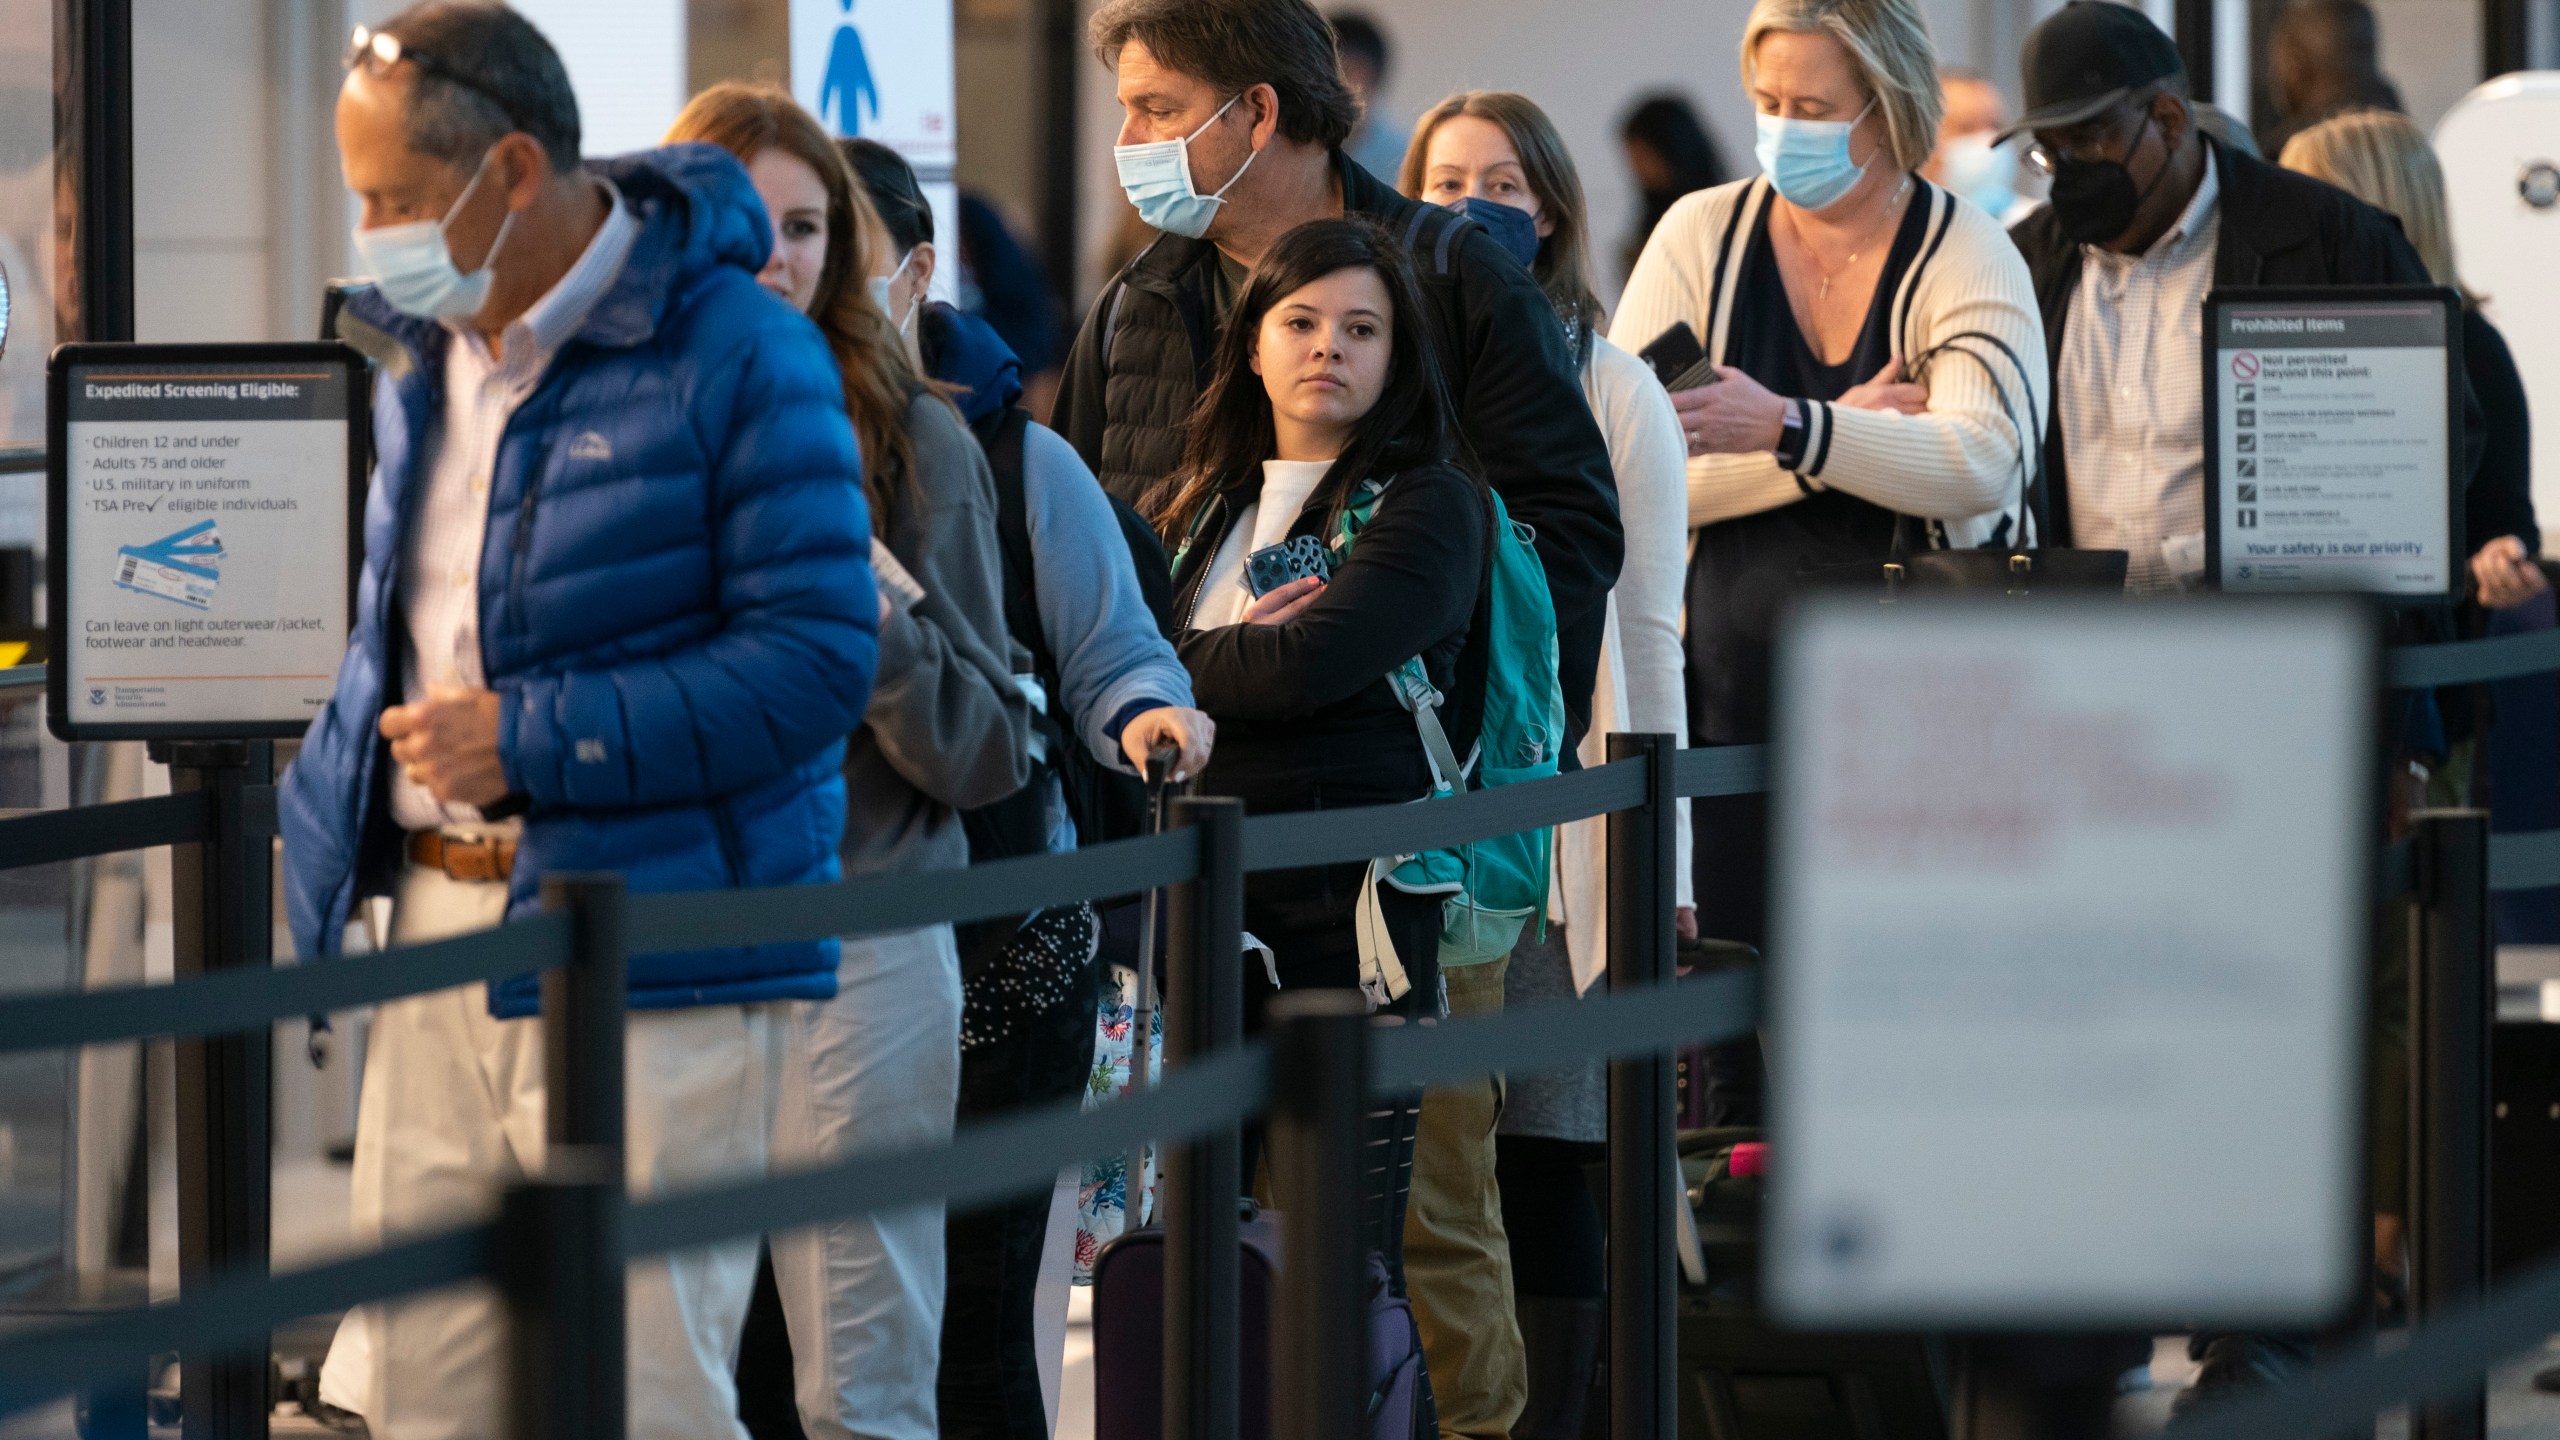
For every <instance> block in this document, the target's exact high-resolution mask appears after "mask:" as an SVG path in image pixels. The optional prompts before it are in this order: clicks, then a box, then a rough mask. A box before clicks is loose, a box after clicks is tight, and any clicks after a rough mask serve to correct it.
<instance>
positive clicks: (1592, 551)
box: [1051, 0, 1624, 1440]
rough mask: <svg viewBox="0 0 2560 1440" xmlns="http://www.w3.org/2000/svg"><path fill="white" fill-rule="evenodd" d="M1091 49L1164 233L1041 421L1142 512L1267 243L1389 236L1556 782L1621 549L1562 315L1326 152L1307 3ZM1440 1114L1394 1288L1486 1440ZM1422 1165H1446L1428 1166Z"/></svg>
mask: <svg viewBox="0 0 2560 1440" xmlns="http://www.w3.org/2000/svg"><path fill="white" fill-rule="evenodd" d="M1092 38H1093V43H1094V48H1095V50H1096V52H1097V53H1099V54H1100V55H1101V57H1102V58H1103V60H1104V61H1105V62H1106V63H1108V64H1110V65H1111V66H1112V67H1113V69H1114V71H1115V73H1116V78H1117V80H1118V87H1119V100H1120V105H1121V109H1122V111H1123V112H1124V113H1125V115H1126V119H1125V120H1124V121H1123V122H1122V124H1121V127H1120V137H1119V139H1120V143H1119V146H1118V147H1117V149H1116V152H1115V157H1114V158H1115V160H1116V162H1117V164H1118V166H1119V171H1120V179H1121V184H1122V187H1123V188H1124V189H1125V190H1126V191H1127V192H1128V195H1129V199H1130V202H1131V203H1132V204H1134V205H1135V206H1137V208H1138V213H1139V215H1140V217H1141V218H1143V219H1144V220H1146V222H1147V223H1148V224H1150V225H1153V226H1154V227H1156V228H1157V229H1158V230H1160V231H1163V232H1165V233H1164V234H1163V235H1162V236H1161V237H1160V238H1158V239H1157V241H1156V242H1155V244H1153V245H1151V246H1149V247H1148V248H1147V250H1146V251H1145V252H1144V253H1143V254H1141V255H1140V256H1139V257H1138V258H1137V259H1136V260H1134V261H1132V262H1130V264H1129V266H1128V268H1127V269H1126V270H1124V271H1122V272H1121V274H1120V275H1119V276H1118V277H1116V278H1115V279H1114V280H1113V281H1112V282H1111V284H1109V285H1107V286H1105V287H1104V289H1103V291H1102V294H1101V296H1100V297H1099V298H1098V299H1096V301H1095V302H1094V307H1093V310H1092V312H1091V313H1090V314H1089V315H1088V316H1087V317H1086V319H1085V324H1084V329H1083V331H1082V332H1081V333H1080V334H1078V335H1077V337H1076V342H1075V346H1074V348H1073V349H1072V350H1071V351H1070V352H1069V353H1068V356H1067V366H1066V374H1065V377H1064V380H1063V382H1062V385H1061V388H1060V391H1059V395H1058V404H1057V409H1056V411H1055V412H1054V413H1053V415H1052V417H1051V418H1052V423H1053V425H1054V426H1055V428H1056V429H1057V431H1058V433H1060V434H1061V435H1064V436H1065V437H1066V438H1067V440H1068V442H1069V443H1070V444H1072V445H1074V446H1075V447H1076V449H1077V450H1078V451H1079V452H1080V453H1082V454H1083V456H1084V458H1085V462H1086V463H1087V464H1089V465H1091V466H1092V467H1093V470H1094V473H1095V474H1096V475H1098V476H1100V477H1101V479H1102V483H1103V484H1104V485H1105V486H1106V487H1108V488H1109V489H1111V490H1112V491H1113V492H1114V493H1115V494H1118V495H1120V496H1122V497H1124V498H1127V499H1129V500H1132V501H1135V500H1136V499H1138V498H1139V496H1140V495H1142V494H1143V493H1144V492H1145V491H1146V490H1148V489H1149V488H1150V487H1152V486H1153V485H1154V484H1155V483H1156V482H1157V481H1158V480H1161V479H1163V478H1164V477H1165V476H1167V475H1169V474H1171V473H1172V472H1173V471H1174V470H1175V468H1176V467H1178V466H1179V465H1180V463H1181V460H1182V449H1183V423H1184V421H1185V419H1186V418H1187V417H1188V416H1189V414H1190V411H1191V407H1192V402H1193V401H1194V400H1195V399H1196V398H1197V397H1198V395H1199V393H1200V389H1201V387H1202V385H1203V384H1204V383H1206V381H1207V378H1208V375H1209V372H1210V361H1211V356H1212V354H1213V353H1214V351H1215V347H1216V344H1217V339H1218V335H1219V332H1220V331H1221V330H1222V329H1223V328H1224V326H1225V324H1226V320H1227V316H1228V314H1229V312H1230V311H1231V309H1232V308H1233V305H1234V302H1235V299H1236V297H1237V296H1238V295H1239V294H1240V293H1242V291H1243V289H1244V283H1245V279H1246V276H1247V274H1248V273H1249V271H1250V268H1251V267H1252V265H1253V264H1254V263H1255V262H1256V261H1258V260H1259V259H1261V257H1262V255H1263V253H1264V252H1265V251H1266V250H1267V249H1269V248H1270V246H1271V244H1272V242H1274V241H1276V240H1277V239H1279V238H1280V236H1282V235H1284V234H1286V233H1287V232H1288V231H1290V230H1292V229H1294V228H1296V227H1297V226H1299V225H1302V224H1305V223H1306V222H1308V221H1311V220H1323V219H1333V218H1338V217H1341V216H1344V215H1359V216H1365V217H1367V218H1369V219H1371V220H1374V221H1376V222H1377V223H1378V224H1380V225H1381V226H1383V227H1385V228H1386V229H1387V230H1388V232H1389V233H1391V234H1394V235H1396V236H1398V237H1401V238H1402V239H1403V240H1404V242H1405V243H1406V244H1407V245H1408V246H1409V247H1411V249H1412V252H1413V258H1414V262H1415V269H1416V270H1418V271H1419V272H1420V274H1421V277H1422V281H1423V291H1424V294H1425V296H1426V297H1427V300H1426V310H1427V312H1428V313H1427V314H1426V315H1425V316H1424V317H1421V318H1420V320H1419V323H1420V324H1421V325H1422V326H1423V327H1424V328H1425V329H1426V331H1427V333H1429V334H1430V335H1431V337H1432V343H1433V344H1434V345H1435V346H1436V347H1437V350H1438V354H1439V358H1440V362H1441V365H1442V367H1443V369H1444V370H1445V371H1446V373H1447V375H1448V379H1449V385H1450V391H1451V395H1452V398H1453V399H1454V400H1455V402H1456V405H1457V410H1458V424H1459V429H1460V433H1461V434H1462V435H1463V436H1464V437H1465V439H1466V441H1467V443H1468V445H1469V446H1470V447H1471V448H1472V450H1473V452H1474V454H1473V459H1474V460H1475V462H1476V464H1477V465H1478V466H1479V467H1480V468H1481V471H1482V473H1483V475H1484V477H1485V479H1486V480H1487V481H1489V482H1491V484H1492V485H1493V488H1494V489H1495V490H1496V491H1498V492H1500V494H1501V496H1502V499H1503V502H1504V504H1505V505H1506V506H1508V507H1509V509H1510V512H1511V515H1512V517H1513V518H1514V519H1515V520H1517V521H1519V522H1520V523H1521V524H1523V525H1525V526H1527V527H1529V529H1530V530H1531V531H1533V532H1534V533H1535V535H1536V537H1537V539H1536V543H1537V548H1538V555H1539V558H1540V559H1541V560H1542V561H1543V562H1544V563H1545V566H1546V572H1547V585H1548V589H1549V590H1550V592H1551V593H1552V594H1553V596H1554V598H1555V607H1556V625H1557V631H1558V636H1557V639H1558V659H1559V664H1560V669H1561V672H1562V673H1561V679H1562V681H1563V689H1564V703H1565V709H1566V714H1567V729H1568V733H1567V735H1566V736H1564V737H1562V750H1561V753H1562V755H1564V756H1565V757H1567V759H1566V763H1568V764H1570V763H1571V760H1570V758H1569V757H1570V756H1571V755H1572V753H1573V747H1574V745H1575V744H1576V743H1578V742H1579V740H1580V738H1581V735H1582V731H1583V730H1584V728H1585V727H1586V726H1587V725H1588V724H1589V720H1590V714H1591V692H1592V681H1593V678H1594V675H1595V674H1596V672H1597V670H1598V665H1599V655H1600V634H1601V626H1602V622H1603V620H1604V619H1605V617H1606V612H1607V601H1608V596H1609V589H1610V587H1611V586H1612V585H1614V584H1615V583H1616V582H1617V578H1618V566H1619V561H1620V559H1621V557H1622V555H1623V552H1624V537H1623V535H1622V533H1621V531H1620V530H1619V526H1618V503H1617V500H1618V497H1617V485H1616V482H1615V479H1614V477H1613V476H1612V475H1611V473H1610V468H1609V455H1608V450H1607V448H1606V446H1605V445H1604V443H1603V441H1602V440H1601V438H1600V431H1599V427H1598V426H1597V425H1596V424H1594V423H1593V421H1592V419H1591V411H1590V407H1589V405H1588V404H1587V403H1586V402H1585V401H1584V399H1583V396H1582V385H1581V377H1580V373H1579V371H1578V370H1577V368H1576V367H1575V365H1574V360H1573V356H1572V353H1571V351H1570V349H1569V348H1568V346H1567V344H1566V341H1565V335H1564V327H1563V326H1562V325H1561V324H1559V323H1558V322H1557V319H1556V314H1555V310H1554V307H1553V306H1552V305H1551V304H1550V303H1549V301H1548V300H1547V298H1546V296H1545V294H1544V293H1543V292H1542V291H1540V289H1539V288H1538V285H1537V282H1536V281H1534V280H1532V279H1530V278H1529V274H1528V272H1527V271H1526V270H1524V269H1522V268H1521V266H1520V264H1519V262H1517V261H1516V260H1514V259H1512V258H1511V256H1510V254H1509V253H1508V252H1506V251H1505V250H1504V249H1503V248H1502V246H1501V245H1500V244H1499V243H1497V242H1496V241H1495V240H1494V239H1493V237H1492V236H1491V235H1490V234H1488V233H1486V232H1485V231H1484V230H1483V229H1482V227H1480V226H1478V225H1475V224H1473V223H1469V222H1464V221H1460V220H1457V219H1456V217H1454V216H1452V215H1451V214H1450V213H1449V212H1448V211H1445V210H1442V209H1440V208H1439V207H1437V206H1429V205H1424V204H1421V203H1419V202H1417V201H1413V200H1408V199H1406V198H1404V197H1403V196H1401V195H1398V194H1397V193H1396V192H1395V191H1394V190H1393V189H1391V188H1389V187H1388V186H1387V185H1385V184H1384V183H1382V182H1380V181H1379V180H1378V179H1377V178H1376V177H1374V176H1372V175H1370V174H1369V173H1368V172H1367V171H1365V170H1363V169H1361V168H1360V166H1359V165H1357V164H1355V163H1354V162H1352V161H1351V160H1350V159H1348V158H1347V157H1345V156H1344V155H1343V154H1342V145H1343V142H1344V140H1345V139H1346V138H1347V137H1348V136H1349V135H1350V133H1351V131H1352V128H1353V126H1354V125H1355V124H1356V123H1357V122H1358V120H1359V116H1360V106H1359V101H1358V100H1357V99H1356V98H1355V97H1354V96H1353V95H1352V93H1351V90H1350V87H1349V85H1348V84H1347V83H1346V82H1345V81H1344V79H1343V77H1342V71H1341V65H1340V61H1339V58H1338V57H1337V55H1336V53H1335V45H1334V38H1333V32H1332V30H1331V29H1330V28H1329V27H1328V26H1327V25H1326V24H1325V22H1324V20H1323V18H1322V17H1321V16H1319V15H1318V14H1317V13H1316V12H1315V10H1314V9H1313V8H1312V7H1311V6H1309V5H1308V4H1307V3H1306V0H1109V3H1106V4H1104V5H1103V6H1102V8H1101V10H1100V11H1099V12H1098V13H1097V14H1096V15H1095V16H1094V18H1093V25H1092ZM1396 318H1397V321H1398V323H1406V317H1404V316H1398V317H1396ZM1176 623H1178V624H1179V623H1187V617H1183V618H1178V619H1177V622H1176ZM1461 688H1463V687H1461ZM1452 699H1453V701H1454V702H1455V705H1454V706H1453V709H1454V710H1455V711H1456V718H1457V724H1458V725H1459V726H1461V727H1465V728H1467V729H1471V728H1472V726H1471V725H1469V724H1468V717H1469V716H1470V715H1472V714H1473V713H1474V710H1475V705H1474V697H1472V696H1469V695H1465V694H1459V695H1455V696H1453V697H1452ZM1462 733H1463V732H1462ZM1458 743H1459V745H1460V747H1461V749H1463V748H1464V746H1465V743H1466V742H1465V740H1464V739H1463V738H1461V739H1460V740H1459V742H1458ZM1346 918H1347V917H1346ZM1493 993H1494V995H1495V996H1499V994H1500V990H1499V988H1498V982H1497V986H1496V988H1495V989H1494V991H1493ZM1449 1113H1450V1112H1449V1111H1447V1110H1446V1109H1444V1108H1440V1107H1435V1106H1433V1105H1432V1104H1431V1103H1430V1102H1428V1101H1426V1103H1425V1107H1424V1111H1423V1118H1422V1135H1421V1136H1420V1137H1419V1138H1418V1139H1417V1141H1416V1152H1417V1153H1416V1162H1415V1167H1414V1185H1413V1194H1412V1201H1411V1205H1410V1207H1409V1209H1408V1212H1407V1225H1406V1229H1405V1275H1406V1279H1407V1281H1408V1283H1409V1285H1410V1287H1411V1293H1412V1299H1413V1302H1414V1308H1415V1314H1416V1318H1417V1320H1418V1321H1419V1323H1420V1326H1421V1330H1422V1338H1423V1345H1424V1351H1425V1355H1426V1357H1427V1360H1428V1364H1429V1373H1430V1376H1431V1380H1432V1385H1433V1388H1434V1390H1435V1391H1436V1398H1437V1400H1438V1402H1439V1411H1438V1419H1439V1422H1440V1433H1441V1434H1442V1435H1444V1436H1449V1437H1457V1440H1477V1437H1485V1440H1492V1437H1498V1436H1503V1435H1507V1434H1509V1433H1510V1429H1511V1425H1512V1422H1513V1421H1514V1420H1516V1419H1517V1418H1518V1416H1519V1414H1520V1410H1521V1407H1522V1404H1523V1402H1524V1398H1525V1389H1524V1387H1525V1384H1526V1374H1525V1369H1526V1360H1525V1357H1524V1355H1523V1351H1522V1347H1521V1338H1520V1333H1519V1330H1518V1328H1517V1326H1516V1324H1515V1323H1514V1319H1513V1316H1512V1314H1511V1312H1510V1304H1509V1301H1510V1296H1511V1276H1510V1268H1509V1266H1510V1250H1509V1244H1508V1241H1507V1239H1506V1237H1505V1236H1504V1234H1503V1232H1502V1227H1501V1223H1500V1213H1501V1212H1500V1208H1499V1205H1498V1203H1497V1201H1496V1199H1495V1193H1494V1187H1493V1155H1492V1143H1491V1136H1490V1134H1489V1133H1481V1134H1474V1135H1465V1134H1460V1133H1458V1131H1459V1129H1460V1128H1461V1127H1456V1126H1453V1125H1452V1124H1451V1122H1450V1121H1449V1120H1448V1119H1447V1116H1448V1115H1449ZM1435 1116H1436V1117H1439V1118H1437V1119H1435ZM1426 1155H1429V1156H1435V1157H1442V1158H1445V1159H1446V1160H1447V1162H1448V1163H1446V1164H1442V1163H1438V1162H1437V1161H1436V1160H1435V1162H1434V1163H1430V1164H1426V1163H1425V1161H1424V1157H1425V1156H1426ZM1346 1318H1348V1317H1346Z"/></svg>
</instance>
